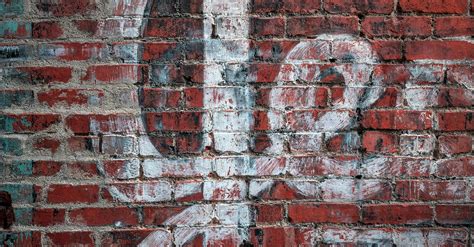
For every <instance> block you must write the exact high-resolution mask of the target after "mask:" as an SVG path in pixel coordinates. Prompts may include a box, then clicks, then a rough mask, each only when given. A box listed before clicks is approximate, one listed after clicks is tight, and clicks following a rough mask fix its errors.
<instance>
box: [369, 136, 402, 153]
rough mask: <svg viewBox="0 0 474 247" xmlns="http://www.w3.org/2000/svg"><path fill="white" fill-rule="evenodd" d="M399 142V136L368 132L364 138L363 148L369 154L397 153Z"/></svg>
mask: <svg viewBox="0 0 474 247" xmlns="http://www.w3.org/2000/svg"><path fill="white" fill-rule="evenodd" d="M398 142H399V140H398V136H397V135H395V134H391V133H384V132H378V131H366V132H364V135H363V137H362V146H363V147H364V149H365V150H366V151H367V152H369V153H396V152H398Z"/></svg>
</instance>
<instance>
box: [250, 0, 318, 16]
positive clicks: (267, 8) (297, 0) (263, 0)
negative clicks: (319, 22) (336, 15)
mask: <svg viewBox="0 0 474 247" xmlns="http://www.w3.org/2000/svg"><path fill="white" fill-rule="evenodd" d="M320 8H321V3H320V2H319V1H313V0H283V1H276V0H255V1H253V5H252V12H254V13H269V12H279V13H299V14H308V13H315V12H317V11H319V9H320Z"/></svg>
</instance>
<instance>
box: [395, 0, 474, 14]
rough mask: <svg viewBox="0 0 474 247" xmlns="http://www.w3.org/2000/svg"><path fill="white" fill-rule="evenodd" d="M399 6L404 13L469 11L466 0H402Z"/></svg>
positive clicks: (459, 12) (454, 12)
mask: <svg viewBox="0 0 474 247" xmlns="http://www.w3.org/2000/svg"><path fill="white" fill-rule="evenodd" d="M399 6H400V9H401V10H402V11H403V12H421V13H434V14H438V13H439V14H463V13H466V11H467V8H468V2H467V1H466V0H459V1H457V0H448V1H443V0H430V1H417V0H401V1H400V2H399Z"/></svg>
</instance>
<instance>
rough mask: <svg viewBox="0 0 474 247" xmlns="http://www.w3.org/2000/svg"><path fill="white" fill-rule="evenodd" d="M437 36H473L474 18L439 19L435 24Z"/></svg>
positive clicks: (453, 17)
mask: <svg viewBox="0 0 474 247" xmlns="http://www.w3.org/2000/svg"><path fill="white" fill-rule="evenodd" d="M434 28H435V34H436V35H437V36H440V37H454V36H473V35H474V18H473V17H461V16H459V17H457V16H449V17H439V18H436V19H435V23H434Z"/></svg>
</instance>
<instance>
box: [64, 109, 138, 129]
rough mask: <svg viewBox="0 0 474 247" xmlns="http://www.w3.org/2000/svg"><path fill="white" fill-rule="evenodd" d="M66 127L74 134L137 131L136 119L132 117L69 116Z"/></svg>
mask: <svg viewBox="0 0 474 247" xmlns="http://www.w3.org/2000/svg"><path fill="white" fill-rule="evenodd" d="M66 126H67V127H68V128H69V129H70V130H71V131H72V132H74V133H78V134H88V133H89V132H100V133H124V132H131V131H135V130H137V126H136V119H135V117H134V116H132V115H128V114H127V115H125V114H123V115H96V114H93V115H69V116H68V117H66Z"/></svg>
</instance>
